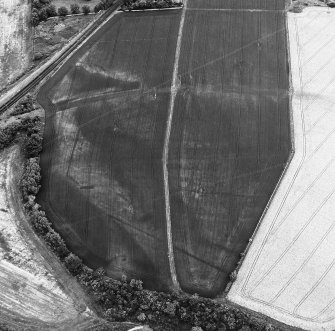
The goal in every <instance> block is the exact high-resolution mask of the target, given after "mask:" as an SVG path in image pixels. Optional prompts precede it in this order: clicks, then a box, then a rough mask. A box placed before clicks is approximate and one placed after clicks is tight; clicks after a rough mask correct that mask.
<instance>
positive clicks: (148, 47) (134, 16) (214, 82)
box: [38, 0, 291, 297]
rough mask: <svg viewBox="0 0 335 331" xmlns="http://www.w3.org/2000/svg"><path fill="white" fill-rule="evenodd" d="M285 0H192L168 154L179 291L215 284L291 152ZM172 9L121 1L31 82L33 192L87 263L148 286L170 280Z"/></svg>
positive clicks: (164, 285) (162, 286) (230, 266)
mask: <svg viewBox="0 0 335 331" xmlns="http://www.w3.org/2000/svg"><path fill="white" fill-rule="evenodd" d="M284 6H285V3H284V1H264V0H257V1H252V0H249V1H242V0H239V1H230V0H229V1H225V0H201V1H200V0H189V1H188V4H187V8H188V9H187V10H186V13H185V21H184V28H183V31H182V38H181V52H180V58H179V71H178V76H177V77H178V80H177V83H178V84H177V85H178V92H177V97H176V101H175V104H174V108H173V118H172V130H171V136H170V140H169V157H168V171H169V183H168V184H169V192H170V206H171V225H172V238H173V250H174V259H175V265H176V274H177V280H178V281H179V284H180V286H181V288H182V289H183V290H184V291H186V292H190V293H193V292H197V293H199V294H201V295H204V296H209V297H215V296H218V295H220V294H221V293H222V291H223V290H224V288H225V286H226V284H227V282H228V278H229V274H230V273H231V272H232V271H233V270H234V268H235V266H236V263H237V261H238V260H239V256H240V253H241V252H242V251H243V250H244V249H245V247H246V245H247V242H248V239H249V238H250V237H251V235H252V233H253V231H254V230H255V228H256V225H257V223H258V221H259V219H260V216H261V214H262V212H263V210H264V208H265V206H266V204H267V202H268V200H269V198H270V196H271V193H272V192H273V190H274V188H275V185H276V183H277V182H278V179H279V177H280V175H281V173H282V171H283V168H284V166H285V162H286V161H287V159H288V156H289V152H290V148H291V144H290V116H289V96H288V88H289V77H288V64H287V52H286V17H285V12H284V11H283V9H284ZM208 9H209V10H208ZM211 9H221V10H211ZM226 9H228V10H226ZM230 9H234V10H230ZM248 9H257V10H254V11H250V10H248ZM259 9H265V10H264V11H263V10H259ZM181 16H182V11H181V10H171V11H161V12H145V13H143V12H140V13H122V14H117V15H116V16H115V17H114V18H113V19H111V20H110V21H109V22H108V23H107V24H105V25H104V27H103V28H102V29H100V30H99V31H98V33H96V34H95V35H94V36H93V37H92V38H90V39H89V41H88V42H87V43H86V44H85V45H84V46H83V47H81V48H80V49H79V50H78V51H77V52H76V54H74V55H73V56H72V57H71V58H70V59H69V60H68V61H67V62H66V63H65V64H64V65H63V66H62V68H61V69H60V70H59V71H58V72H57V73H56V74H55V75H54V76H53V77H52V78H51V79H50V80H49V81H48V82H47V83H46V84H45V85H44V86H43V87H42V88H41V90H40V92H39V95H38V100H39V102H40V103H41V105H42V106H43V107H44V108H45V109H46V116H47V120H46V130H45V140H44V151H43V153H42V158H41V166H42V175H43V182H42V187H43V189H42V191H41V193H40V195H39V203H41V205H42V207H43V208H44V209H45V210H46V211H47V214H48V216H49V218H50V219H51V220H52V221H53V223H54V225H55V227H56V229H57V230H58V231H59V232H60V233H61V234H62V236H63V237H64V239H65V240H66V242H67V244H68V245H69V246H70V248H71V249H72V250H73V251H74V252H75V253H76V254H78V255H79V256H80V257H82V258H83V259H84V261H85V262H86V263H87V264H88V265H90V266H92V267H98V266H103V267H105V268H106V270H107V272H108V274H109V275H111V276H113V277H116V278H118V277H120V276H121V275H122V274H126V275H127V276H129V277H133V278H139V279H142V280H143V281H144V283H145V286H146V287H148V288H152V289H157V290H169V289H171V288H172V280H171V272H170V266H169V260H168V239H167V230H166V229H167V225H166V224H167V220H166V215H165V194H164V182H163V162H162V157H163V146H164V137H165V133H166V128H167V119H168V110H169V102H170V92H171V81H172V76H173V67H174V62H175V53H176V45H177V39H178V30H179V24H180V21H181Z"/></svg>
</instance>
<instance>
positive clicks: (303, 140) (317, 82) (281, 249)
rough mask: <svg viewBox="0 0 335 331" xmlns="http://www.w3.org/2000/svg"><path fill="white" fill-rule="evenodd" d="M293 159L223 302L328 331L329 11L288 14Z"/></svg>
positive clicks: (334, 291) (334, 315)
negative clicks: (228, 300) (229, 301)
mask: <svg viewBox="0 0 335 331" xmlns="http://www.w3.org/2000/svg"><path fill="white" fill-rule="evenodd" d="M288 27H289V39H290V53H291V67H292V68H291V70H292V83H293V90H294V92H293V100H292V101H293V114H292V115H293V125H294V144H295V154H294V157H293V159H292V162H291V164H290V165H289V167H288V170H287V172H286V174H285V175H284V177H283V180H282V181H281V183H280V185H279V187H278V190H277V192H276V193H275V195H274V197H273V200H272V202H271V204H270V205H269V209H268V210H267V212H266V213H265V215H264V218H263V220H262V222H261V225H260V227H259V230H258V231H257V233H256V236H255V238H254V240H253V243H252V244H251V247H250V249H249V251H248V253H247V256H246V258H245V260H244V262H243V264H242V267H241V269H240V270H239V273H238V276H237V280H236V281H235V282H234V284H233V286H232V288H231V290H230V292H229V295H228V297H229V299H230V300H232V301H233V302H236V303H238V304H240V305H243V306H246V307H248V308H250V309H253V310H255V311H258V312H261V313H264V314H266V315H268V316H270V317H272V318H275V319H277V320H280V321H282V322H284V323H286V324H289V325H292V326H297V327H301V328H304V329H308V330H334V329H335V106H334V102H335V84H334V83H335V78H334V77H335V56H334V55H335V10H333V9H331V10H329V11H328V10H327V8H308V9H306V10H305V11H304V12H303V13H301V14H293V13H289V14H288Z"/></svg>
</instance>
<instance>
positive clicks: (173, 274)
mask: <svg viewBox="0 0 335 331" xmlns="http://www.w3.org/2000/svg"><path fill="white" fill-rule="evenodd" d="M187 1H188V0H185V2H184V7H183V9H182V10H183V11H182V14H181V19H180V24H179V31H178V38H177V45H176V53H175V59H174V66H173V75H172V83H171V93H170V102H169V109H168V115H169V116H168V119H167V123H166V131H165V138H164V149H163V158H162V162H163V177H164V195H165V217H166V235H167V243H168V257H169V264H170V272H171V279H172V283H173V286H174V287H175V289H177V290H180V285H179V282H178V279H177V272H176V265H175V260H174V254H173V239H172V226H171V211H170V191H169V172H168V165H167V164H168V159H169V143H170V136H171V127H172V118H173V110H174V104H175V101H176V96H177V91H178V89H179V85H180V83H178V69H179V58H180V49H181V39H182V35H183V30H184V23H185V15H186V8H187Z"/></svg>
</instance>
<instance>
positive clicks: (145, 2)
mask: <svg viewBox="0 0 335 331" xmlns="http://www.w3.org/2000/svg"><path fill="white" fill-rule="evenodd" d="M181 6H182V2H180V1H174V0H126V1H125V2H124V4H123V5H122V6H121V9H122V10H129V11H131V10H141V9H143V10H144V9H156V8H173V7H181Z"/></svg>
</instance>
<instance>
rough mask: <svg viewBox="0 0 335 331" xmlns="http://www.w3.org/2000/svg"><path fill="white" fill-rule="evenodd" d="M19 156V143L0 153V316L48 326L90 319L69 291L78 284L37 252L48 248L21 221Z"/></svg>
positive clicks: (23, 220) (22, 216)
mask: <svg viewBox="0 0 335 331" xmlns="http://www.w3.org/2000/svg"><path fill="white" fill-rule="evenodd" d="M18 155H19V148H18V147H14V148H11V149H8V150H5V151H3V152H1V153H0V320H1V321H8V323H9V325H11V323H14V324H15V322H13V320H14V321H16V320H17V319H21V320H22V321H26V322H24V323H28V321H29V325H35V326H36V325H39V326H40V327H41V325H44V327H45V328H46V329H47V328H49V326H51V325H59V324H67V323H73V322H75V323H81V322H84V321H89V320H91V319H92V318H93V319H94V318H95V317H96V316H95V314H94V313H93V312H92V311H91V310H90V309H89V308H88V307H87V306H86V305H85V302H84V301H83V300H82V298H81V297H80V293H81V292H80V290H79V296H78V295H77V294H73V293H72V291H73V292H75V291H78V289H76V286H73V280H70V277H71V276H70V275H68V276H65V277H62V276H60V275H61V273H62V271H61V270H62V266H61V265H60V263H59V262H58V261H57V259H56V257H53V256H52V255H50V253H49V255H48V253H46V254H43V255H42V254H41V253H40V252H41V248H42V250H44V251H47V250H48V249H47V248H46V247H44V246H43V244H41V243H40V244H41V246H37V245H36V243H38V242H39V240H38V239H37V237H35V235H34V234H33V233H32V231H31V230H30V229H29V225H28V224H25V223H26V222H27V221H26V220H25V217H24V215H23V213H22V208H23V207H22V205H21V204H20V202H19V199H20V198H19V193H18V192H17V181H18V178H16V177H17V173H18V169H19V164H20V162H19V161H18V160H19V156H18ZM43 248H44V249H43ZM50 256H51V258H50ZM55 268H56V270H57V273H56V272H55ZM63 273H66V272H65V271H64V270H63ZM68 286H70V287H71V290H70V291H69V290H68V288H67V287H68ZM77 286H78V287H79V285H77ZM81 295H82V296H83V294H81ZM13 316H14V318H13ZM25 326H28V324H25Z"/></svg>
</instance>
